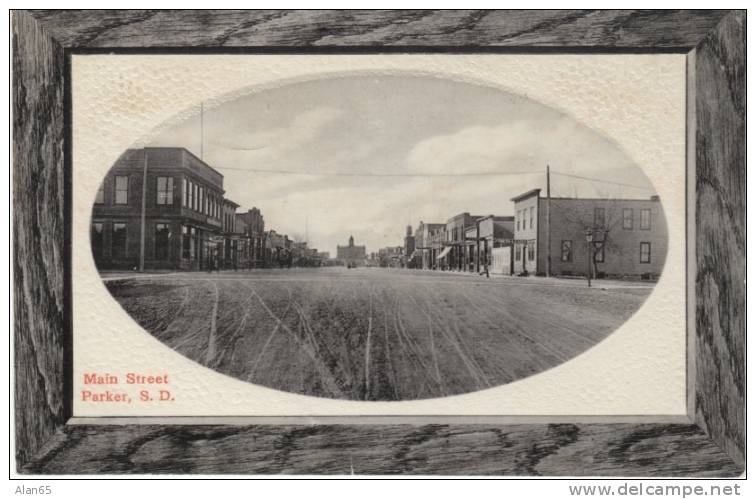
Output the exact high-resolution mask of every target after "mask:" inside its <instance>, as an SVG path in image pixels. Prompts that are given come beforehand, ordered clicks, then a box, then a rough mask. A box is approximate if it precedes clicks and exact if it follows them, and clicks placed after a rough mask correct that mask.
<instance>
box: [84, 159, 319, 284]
mask: <svg viewBox="0 0 756 499" xmlns="http://www.w3.org/2000/svg"><path fill="white" fill-rule="evenodd" d="M224 194H225V191H224V189H223V175H222V174H221V173H219V172H218V171H216V170H215V169H213V168H212V167H210V166H209V165H208V164H207V163H205V162H204V161H202V160H201V159H199V158H197V157H196V156H194V155H193V154H192V153H191V152H189V151H188V150H186V149H184V148H177V147H155V148H153V147H150V148H144V149H129V150H128V151H126V152H125V153H124V154H123V155H122V156H121V157H120V158H119V159H118V161H117V162H116V163H115V165H113V167H112V168H111V169H110V171H109V172H108V174H107V176H106V177H105V179H104V180H103V182H102V184H101V185H100V188H99V189H98V191H97V194H96V196H95V200H94V205H93V210H92V222H91V232H90V241H91V245H92V254H93V257H94V260H95V264H96V265H97V267H98V269H103V270H105V269H124V270H140V269H173V270H220V269H245V268H256V267H271V266H285V265H288V266H290V265H292V263H293V262H296V261H302V258H303V256H302V255H305V254H306V255H307V256H309V259H308V260H307V261H308V262H310V263H311V264H312V262H313V261H317V256H315V255H317V254H318V253H317V250H315V249H308V248H306V243H304V246H303V245H302V243H300V244H299V246H298V247H295V243H294V242H293V241H292V240H290V239H289V238H288V236H286V235H283V234H278V233H276V232H275V231H274V230H266V229H265V221H264V219H263V216H262V213H261V212H260V210H259V209H258V208H252V209H250V210H248V211H246V212H244V213H237V209H238V208H239V205H238V204H237V203H235V202H233V201H231V200H229V199H226V198H225V197H224ZM143 198H144V199H143ZM143 200H144V202H143ZM300 253H301V254H302V255H299V254H300Z"/></svg>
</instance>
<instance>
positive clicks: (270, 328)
mask: <svg viewBox="0 0 756 499" xmlns="http://www.w3.org/2000/svg"><path fill="white" fill-rule="evenodd" d="M106 285H107V287H108V289H109V290H110V292H111V293H112V294H113V296H114V297H115V298H116V300H117V301H118V302H119V303H120V304H121V305H122V306H123V307H124V309H125V310H126V311H127V312H128V313H129V314H130V315H131V316H132V317H134V319H135V320H136V321H137V322H138V323H139V324H140V325H141V326H142V327H143V328H144V329H146V330H147V331H148V332H149V333H150V334H152V335H154V336H155V337H156V338H158V339H159V340H160V341H162V342H163V343H165V344H167V345H168V346H170V347H172V348H173V349H175V350H177V351H178V352H180V353H181V354H182V355H184V356H186V357H188V358H190V359H192V360H194V361H196V362H199V363H200V364H203V365H205V366H208V367H210V368H212V369H215V370H216V371H219V372H221V373H224V374H228V375H230V376H233V377H235V378H238V379H242V380H245V381H249V382H251V383H255V384H259V385H263V386H267V387H270V388H275V389H279V390H284V391H288V392H294V393H298V394H305V395H313V396H319V397H328V398H340V399H351V400H412V399H424V398H431V397H442V396H445V395H452V394H458V393H465V392H470V391H475V390H479V389H483V388H488V387H492V386H496V385H500V384H504V383H508V382H511V381H515V380H518V379H521V378H524V377H526V376H530V375H532V374H536V373H539V372H541V371H543V370H545V369H548V368H550V367H554V366H556V365H558V364H561V363H562V362H564V361H566V360H568V359H570V358H572V357H574V356H575V355H577V354H579V353H582V352H584V351H585V350H586V349H588V348H590V347H591V346H593V345H595V344H596V343H598V342H599V341H601V340H602V339H604V338H605V337H606V336H607V335H609V334H610V333H611V332H612V331H614V330H615V329H616V328H617V327H619V326H620V325H621V324H622V323H623V322H625V321H626V320H627V319H628V318H629V317H630V316H631V315H632V314H633V313H634V312H635V311H636V310H637V309H638V308H639V307H640V305H641V304H642V303H643V301H644V300H645V298H646V297H647V296H648V294H649V293H650V292H651V289H652V288H651V287H650V286H636V285H628V286H617V287H615V288H607V289H600V288H596V287H594V288H590V289H589V288H588V287H587V286H586V284H585V282H584V281H576V280H565V281H557V280H547V279H539V278H529V279H519V278H496V279H485V278H482V277H479V276H469V275H460V274H454V273H436V272H424V271H409V270H389V269H350V270H347V269H344V268H322V269H290V270H268V271H263V270H258V271H253V272H229V273H220V274H206V273H180V274H170V275H157V276H146V277H140V278H131V277H128V278H124V279H108V280H106ZM599 285H600V284H599Z"/></svg>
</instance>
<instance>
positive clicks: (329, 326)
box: [71, 54, 689, 418]
mask: <svg viewBox="0 0 756 499" xmlns="http://www.w3.org/2000/svg"><path fill="white" fill-rule="evenodd" d="M71 67H72V104H73V107H72V109H73V114H72V125H73V180H72V183H73V225H72V235H73V238H72V255H73V296H74V298H73V317H74V328H73V341H74V380H73V381H74V383H73V384H74V409H73V412H74V415H75V416H79V417H117V416H119V417H136V416H140V417H144V416H196V417H222V416H239V417H244V416H266V417H267V416H270V417H275V416H288V417H331V416H333V417H345V416H381V417H383V416H391V417H394V416H396V417H418V418H422V417H456V416H462V417H469V418H472V417H476V416H482V417H494V416H557V415H558V416H565V415H566V416H574V417H582V416H622V415H638V414H644V415H658V416H675V415H683V414H685V413H686V408H687V405H686V404H687V400H686V386H687V385H686V383H687V380H686V344H687V340H686V227H687V223H688V216H689V213H688V212H687V211H686V191H685V188H686V187H685V186H686V175H687V174H686V165H685V154H686V142H685V133H686V132H685V114H686V94H685V70H686V67H685V56H684V55H675V54H673V55H661V54H642V55H628V54H616V55H599V54H585V55H566V54H561V55H546V54H519V55H514V54H509V55H507V54H477V55H469V54H467V55H463V54H423V55H419V54H391V55H389V54H371V55H368V54H365V55H292V54H287V55H284V54H234V55H179V54H175V55H103V54H97V55H74V56H72V63H71Z"/></svg>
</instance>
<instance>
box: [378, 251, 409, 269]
mask: <svg viewBox="0 0 756 499" xmlns="http://www.w3.org/2000/svg"><path fill="white" fill-rule="evenodd" d="M378 262H379V265H380V266H381V267H395V268H398V267H403V266H405V254H404V246H387V247H385V248H381V249H379V250H378Z"/></svg>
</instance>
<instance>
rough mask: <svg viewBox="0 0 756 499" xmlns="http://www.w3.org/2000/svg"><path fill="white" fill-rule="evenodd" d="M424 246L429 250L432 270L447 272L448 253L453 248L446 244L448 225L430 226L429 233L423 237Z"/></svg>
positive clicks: (428, 254)
mask: <svg viewBox="0 0 756 499" xmlns="http://www.w3.org/2000/svg"><path fill="white" fill-rule="evenodd" d="M423 237H424V240H423V244H424V245H425V246H426V248H427V252H428V253H427V256H428V260H429V262H430V267H429V268H431V269H438V270H445V269H446V268H448V267H447V259H446V257H445V255H446V253H445V252H448V251H449V250H451V247H448V246H444V245H445V244H446V224H429V226H428V232H427V234H426V235H424V236H423Z"/></svg>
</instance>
